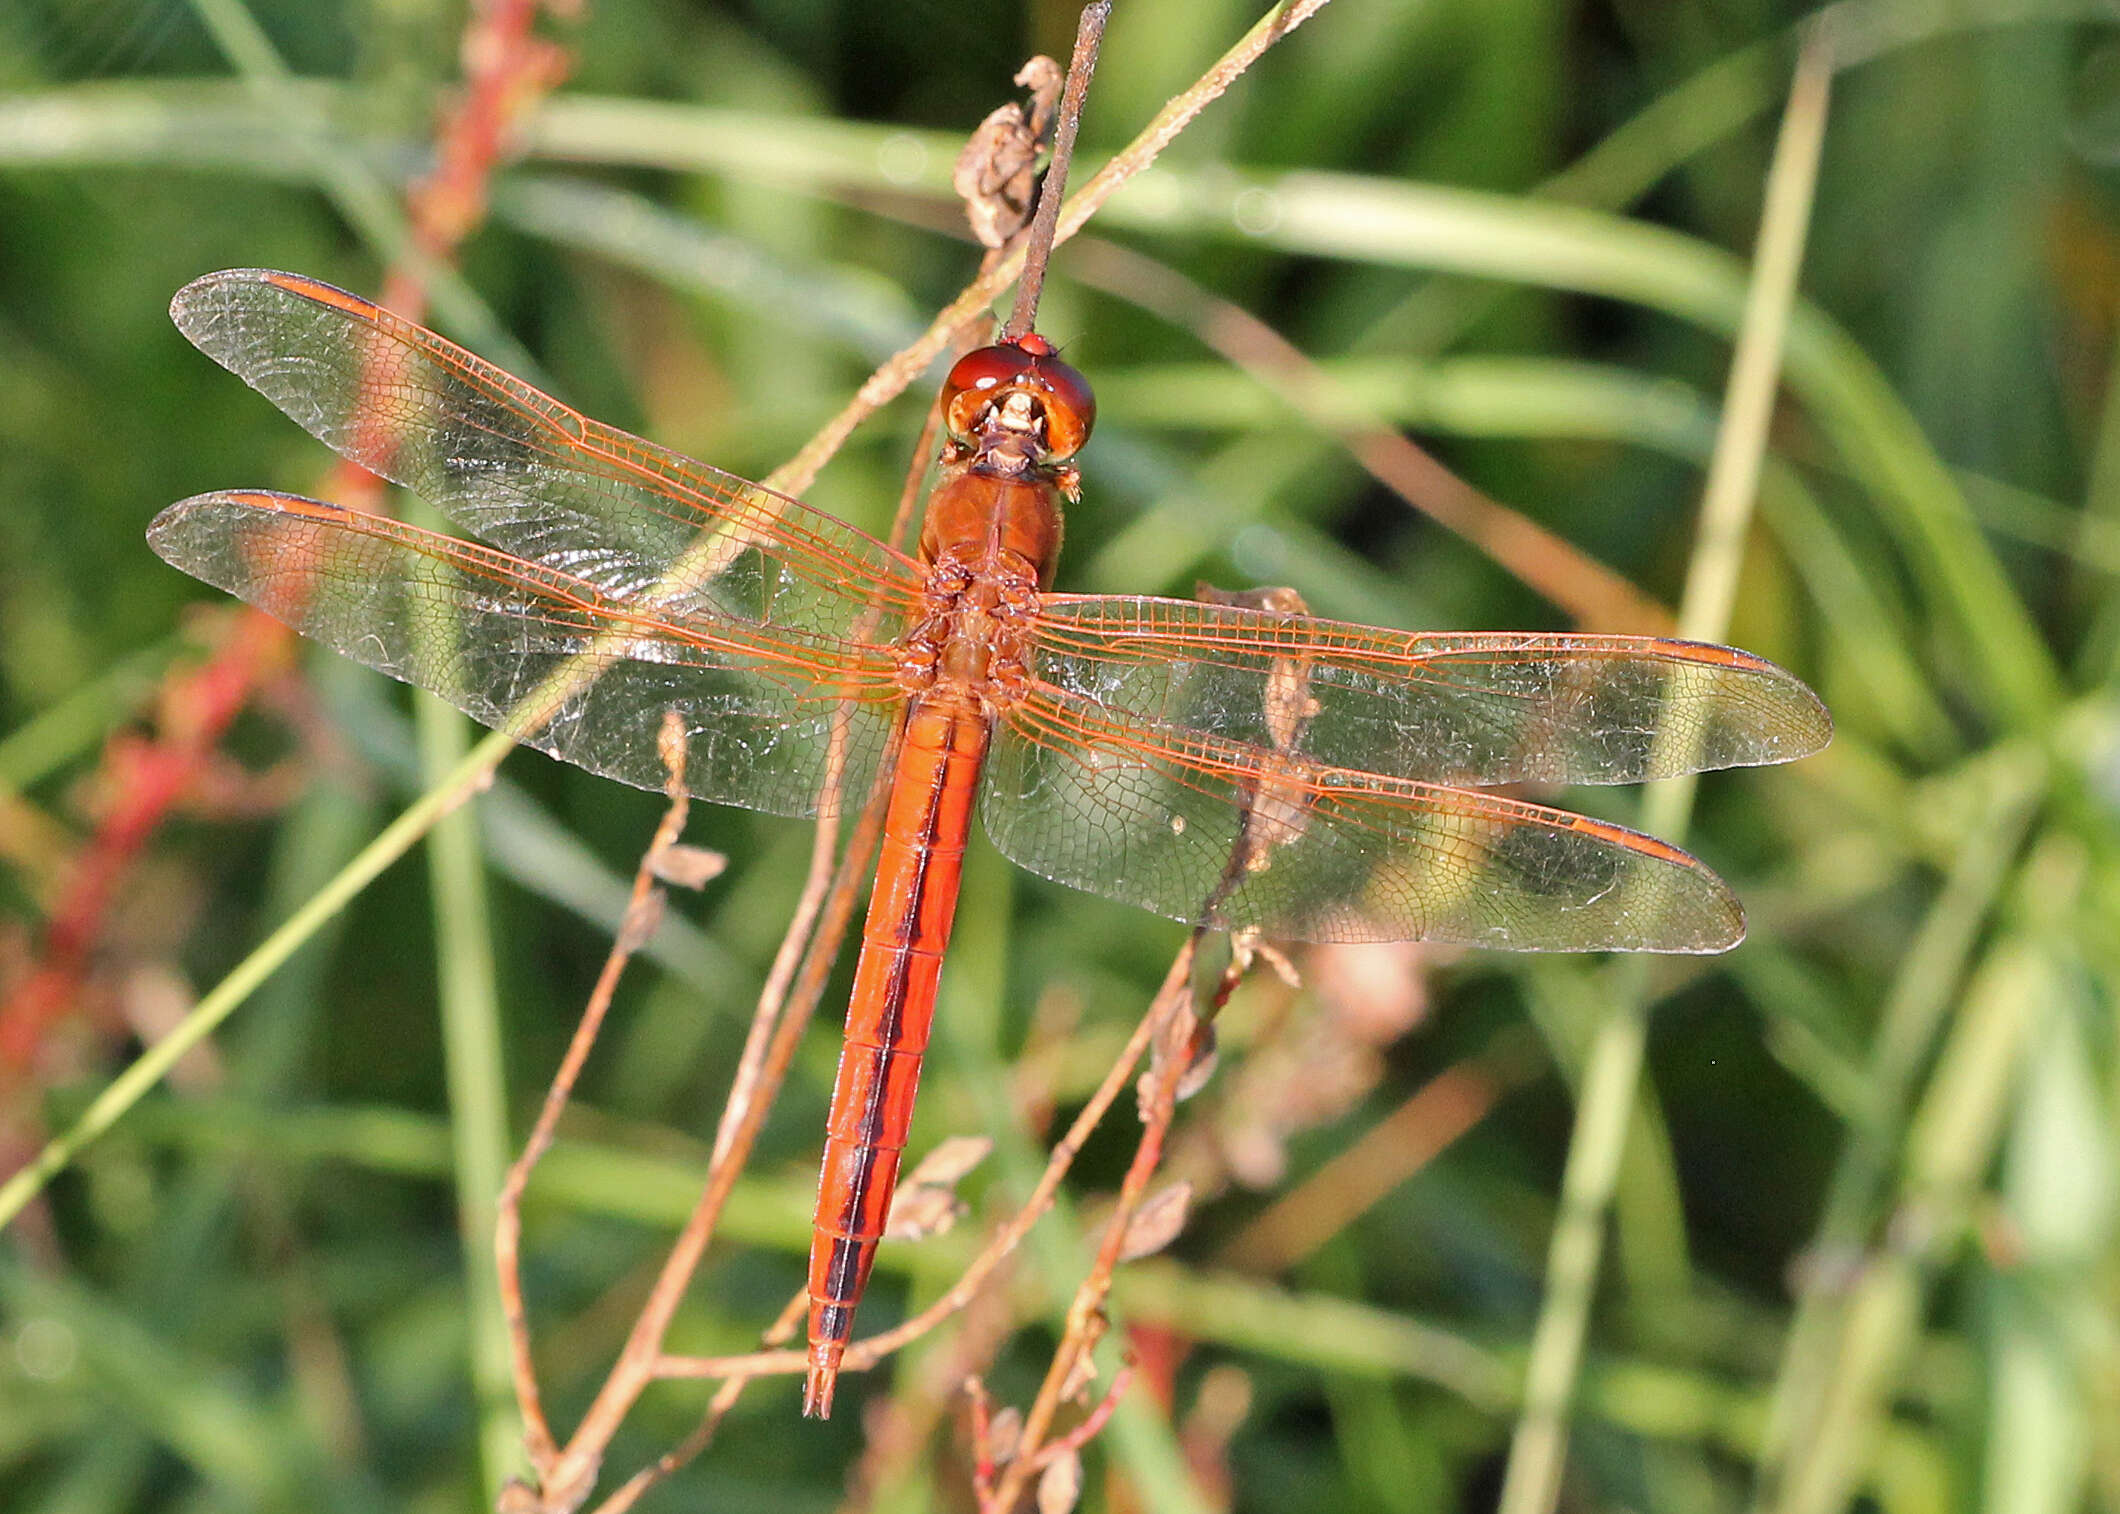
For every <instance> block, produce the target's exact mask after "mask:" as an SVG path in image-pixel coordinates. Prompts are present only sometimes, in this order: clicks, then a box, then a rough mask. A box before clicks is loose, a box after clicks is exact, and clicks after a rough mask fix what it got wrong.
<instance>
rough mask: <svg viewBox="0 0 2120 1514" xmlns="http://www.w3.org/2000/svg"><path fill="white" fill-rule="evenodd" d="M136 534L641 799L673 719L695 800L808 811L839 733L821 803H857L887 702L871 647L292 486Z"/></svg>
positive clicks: (190, 510) (338, 645)
mask: <svg viewBox="0 0 2120 1514" xmlns="http://www.w3.org/2000/svg"><path fill="white" fill-rule="evenodd" d="M148 541H149V543H150V544H151V545H152V546H153V547H154V549H155V551H156V552H158V553H160V554H161V555H162V557H163V558H165V559H166V560H167V561H169V562H170V563H171V564H173V565H174V566H176V567H179V568H182V569H183V570H184V571H185V572H187V573H190V574H193V575H195V576H196V577H199V578H202V579H204V580H205V581H206V582H208V583H210V584H213V585H215V586H216V587H218V588H222V589H226V590H227V591H229V592H230V593H232V594H235V595H237V596H238V597H239V598H242V599H245V600H248V601H249V602H250V603H252V604H254V605H256V606H258V607H259V608H260V609H262V610H264V611H266V612H267V613H269V614H271V615H274V616H276V617H278V618H279V619H281V620H284V621H286V622H287V623H288V624H289V625H291V626H293V627H294V628H295V629H296V630H297V631H300V632H301V633H302V634H304V635H306V636H312V637H314V638H316V639H317V640H318V641H321V642H323V643H324V644H325V645H327V646H329V647H332V648H334V649H335V650H337V651H339V652H342V653H344V654H345V655H346V656H348V657H351V658H353V659H354V660H355V661H356V662H361V663H365V664H366V665H367V666H369V667H371V668H374V669H376V670H377V671H379V672H383V673H387V674H389V675H390V676H391V677H393V678H398V679H402V680H404V681H405V682H407V683H412V684H417V685H418V686H419V687H421V688H423V689H427V690H430V691H432V692H433V693H436V694H439V695H440V696H441V697H442V698H444V699H446V700H448V701H449V702H450V703H451V704H454V705H455V706H456V707H457V708H458V709H460V710H463V711H464V712H465V713H466V714H468V715H470V716H472V717H473V718H474V719H476V720H480V721H483V722H484V723H485V724H487V725H490V726H493V727H495V728H497V729H507V730H509V731H510V732H511V733H512V734H515V735H516V736H518V738H519V739H521V740H522V741H523V742H525V743H526V744H527V745H530V746H534V747H536V748H538V749H539V750H540V751H544V752H548V753H550V754H551V755H552V756H554V757H558V758H562V759H564V760H565V761H568V762H572V763H576V764H578V765H580V766H582V767H585V768H587V769H589V770H590V771H591V772H595V773H601V774H604V775H605V776H606V777H610V778H616V779H618V780H619V781H621V782H623V783H630V784H634V785H637V786H639V787H641V788H649V789H659V788H661V787H662V786H663V783H664V781H665V774H664V771H663V766H662V762H661V760H660V758H659V757H658V755H657V748H656V733H657V731H658V729H659V728H660V726H661V723H662V718H663V712H664V711H665V710H675V711H676V712H677V713H678V715H679V717H680V718H681V719H682V721H683V723H684V729H685V732H686V736H687V740H688V754H687V764H686V768H685V778H686V786H687V787H688V788H690V789H691V791H692V792H693V793H694V794H697V795H698V796H699V797H701V798H703V799H709V800H714V801H716V802H719V803H723V804H737V805H743V806H745V807H746V808H750V809H756V810H765V811H768V812H770V813H773V814H779V815H808V814H813V813H816V811H817V809H818V807H819V803H820V789H821V788H823V786H824V780H825V778H826V776H827V775H828V773H829V772H830V771H831V750H832V743H833V741H834V740H835V732H836V739H838V740H839V741H840V743H841V748H840V756H839V762H840V767H839V769H838V770H839V771H840V772H841V773H842V774H843V775H844V778H845V781H844V782H843V783H842V784H840V785H839V786H838V787H837V788H835V789H834V790H832V794H834V795H836V794H837V793H838V792H839V791H840V790H844V792H846V793H851V794H857V795H858V794H862V793H866V792H867V789H868V784H869V779H870V776H871V775H872V774H873V773H874V771H875V768H876V764H877V762H878V760H879V758H880V754H881V752H882V750H883V748H884V745H885V742H886V739H887V737H888V735H889V731H890V728H891V721H892V718H893V716H894V715H895V713H896V709H897V706H898V702H899V700H900V698H901V695H900V693H899V690H898V688H897V685H896V683H895V681H894V680H893V677H892V673H893V664H892V659H891V657H890V655H889V653H888V651H887V650H886V649H884V648H882V647H878V646H875V645H872V644H866V643H861V642H854V641H848V640H843V639H840V638H837V637H832V636H827V635H824V634H821V633H818V632H815V631H808V630H803V629H799V628H793V627H785V626H768V625H759V624H756V623H753V622H750V621H745V620H741V619H737V618H734V617H730V616H726V615H721V614H714V613H709V612H708V611H706V610H704V609H700V610H694V611H689V612H688V611H685V610H681V609H678V608H675V607H670V606H663V607H658V608H655V609H649V608H647V607H646V606H644V605H643V604H639V603H628V602H626V601H624V600H621V599H618V598H616V597H614V596H612V595H610V594H607V593H605V592H604V591H603V590H602V589H600V588H599V587H598V586H597V585H595V584H593V583H590V582H588V581H586V580H584V579H582V578H579V577H576V576H575V575H573V574H570V573H566V572H563V571H561V570H560V569H558V568H553V567H548V566H545V565H542V564H535V563H528V562H523V561H521V560H520V559H517V558H514V557H510V556H508V555H507V554H506V553H503V552H497V551H494V550H493V549H491V548H489V547H483V546H479V545H477V544H474V543H470V542H462V541H457V540H455V539H453V538H451V537H447V536H438V535H436V534H434V533H433V532H429V531H422V530H420V529H418V528H417V527H413V526H408V525H405V524H403V523H402V522H399V521H396V520H392V519H390V518H389V517H387V516H379V515H369V514H364V513H362V512H360V511H354V510H345V509H342V508H340V507H339V506H336V505H328V504H323V503H320V502H318V501H316V500H310V499H302V498H299V497H297V496H294V495H286V494H271V493H263V492H231V493H220V494H202V495H199V496H197V497H196V498H193V499H187V500H183V501H181V502H179V503H177V504H174V505H171V506H170V507H169V508H168V509H167V510H164V511H163V512H162V513H161V514H160V515H158V516H157V517H156V518H155V520H154V523H153V524H152V525H151V526H150V527H149V528H148ZM589 671H594V673H595V675H596V676H594V677H593V678H589V677H585V676H580V675H582V674H584V673H586V672H589ZM825 802H827V803H831V802H834V800H833V799H832V798H831V797H830V796H827V798H826V800H825Z"/></svg>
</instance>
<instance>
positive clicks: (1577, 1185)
mask: <svg viewBox="0 0 2120 1514" xmlns="http://www.w3.org/2000/svg"><path fill="white" fill-rule="evenodd" d="M1832 69H1833V54H1832V42H1831V38H1830V35H1829V34H1827V33H1825V32H1824V31H1814V32H1813V33H1812V34H1811V36H1810V38H1809V39H1808V40H1807V42H1806V44H1805V47H1804V51H1803V54H1802V56H1801V57H1800V58H1799V60H1798V63H1797V69H1796V77H1795V80H1794V82H1793V83H1792V85H1791V87H1790V92H1789V106H1788V110H1787V113H1786V114H1785V115H1784V116H1783V119H1782V129H1781V135H1780V139H1779V140H1778V141H1777V142H1776V144H1775V149H1774V162H1773V166H1772V168H1771V169H1770V170H1769V172H1768V177H1767V189H1766V207H1765V212H1764V214H1763V216H1762V219H1761V224H1760V235H1759V249H1758V252H1757V254H1756V259H1755V271H1754V274H1753V279H1752V288H1751V293H1750V296H1749V297H1748V298H1747V300H1746V306H1745V318H1744V322H1743V325H1742V327H1741V329H1740V331H1739V334H1738V341H1737V351H1736V353H1735V355H1734V357H1733V359H1732V362H1731V369H1730V385H1729V392H1728V396H1727V399H1726V402H1725V406H1724V413H1723V426H1722V430H1721V432H1720V434H1719V435H1718V436H1717V438H1716V447H1715V455H1714V457H1713V459H1712V460H1711V461H1710V463H1709V467H1708V478H1707V483H1706V486H1705V488H1704V490H1703V495H1702V502H1701V525H1700V536H1699V540H1698V541H1697V543H1696V544H1695V547H1694V552H1693V558H1692V562H1691V563H1690V565H1689V567H1688V570H1687V574H1686V587H1685V594H1684V597H1683V598H1682V600H1681V602H1680V605H1679V617H1678V625H1679V634H1680V635H1682V636H1688V637H1694V638H1698V639H1701V640H1706V641H1715V640H1720V639H1721V635H1722V631H1723V628H1724V627H1725V626H1726V625H1727V624H1728V623H1729V617H1730V607H1731V604H1732V603H1733V601H1734V600H1735V598H1736V592H1737V575H1738V569H1739V566H1740V565H1741V563H1742V560H1743V554H1744V538H1745V535H1746V532H1747V530H1748V528H1749V526H1750V523H1751V518H1752V506H1753V502H1754V501H1755V499H1756V498H1757V495H1758V485H1759V474H1760V468H1761V461H1762V459H1763V458H1764V456H1765V454H1766V445H1767V427H1768V423H1769V421H1770V420H1771V419H1772V415H1773V408H1774V396H1775V394H1776V392H1777V390H1778V389H1779V387H1780V375H1781V356H1782V347H1783V339H1784V335H1785V333H1786V332H1787V330H1788V326H1789V320H1790V316H1791V312H1792V311H1793V309H1794V306H1795V301H1796V285H1797V280H1798V276H1799V274H1800V272H1801V270H1802V266H1803V248H1804V241H1805V236H1806V233H1807V231H1808V229H1809V224H1810V211H1811V199H1812V192H1813V189H1814V188H1815V186H1816V183H1817V175H1818V160H1819V154H1820V151H1821V149H1822V148H1823V146H1824V141H1825V125H1826V111H1827V105H1828V103H1829V101H1830V99H1831V80H1832ZM1693 794H1694V784H1693V783H1692V782H1691V781H1690V780H1686V779H1678V780H1674V781H1671V782H1668V783H1662V784H1658V785H1656V786H1655V788H1654V789H1652V791H1651V792H1650V794H1649V796H1648V798H1647V800H1646V801H1645V802H1644V805H1643V810H1644V814H1645V820H1646V823H1647V828H1648V829H1649V830H1651V831H1652V832H1655V833H1656V834H1659V835H1664V836H1671V837H1681V836H1682V834H1683V832H1684V829H1685V825H1686V821H1687V819H1688V818H1689V816H1690V814H1691V811H1692V805H1693ZM1649 965H1650V964H1649V959H1647V958H1643V957H1635V958H1630V959H1627V960H1626V961H1624V962H1622V963H1621V964H1620V965H1619V967H1618V968H1617V969H1616V970H1615V971H1614V972H1613V973H1612V975H1611V988H1612V991H1613V1002H1612V1005H1611V1008H1610V1010H1609V1011H1608V1013H1607V1015H1606V1018H1605V1020H1604V1023H1603V1024H1602V1025H1601V1026H1600V1027H1599V1028H1598V1032H1597V1036H1596V1039H1595V1041H1594V1042H1593V1043H1592V1046H1591V1049H1590V1057H1589V1061H1588V1064H1587V1066H1586V1068H1585V1072H1584V1076H1583V1084H1582V1095H1581V1099H1580V1101H1579V1103H1578V1104H1577V1107H1576V1123H1575V1130H1574V1134H1573V1136H1572V1138H1571V1140H1570V1143H1569V1149H1568V1162H1567V1168H1566V1171H1565V1173H1564V1175H1563V1177H1562V1188H1561V1213H1560V1217H1559V1219H1558V1221H1557V1222H1556V1224H1555V1226H1554V1233H1553V1239H1552V1243H1551V1249H1550V1251H1549V1253H1548V1258H1547V1289H1546V1300H1545V1304H1544V1305H1543V1307H1542V1308H1541V1309H1540V1311H1539V1318H1538V1323H1537V1326H1536V1327H1535V1329H1534V1331H1533V1334H1532V1341H1531V1356H1530V1361H1529V1363H1528V1365H1527V1368H1526V1375H1525V1387H1524V1406H1523V1411H1522V1413H1521V1415H1520V1416H1519V1418H1518V1420H1517V1428H1516V1433H1515V1435H1514V1437H1513V1438H1512V1440H1511V1442H1510V1447H1509V1461H1508V1465H1507V1468H1506V1470H1505V1472H1504V1475H1503V1483H1502V1493H1501V1499H1500V1509H1501V1511H1502V1514H1550V1511H1551V1510H1552V1509H1553V1508H1554V1507H1555V1505H1556V1503H1557V1502H1558V1500H1559V1498H1560V1489H1561V1470H1562V1467H1563V1465H1564V1461H1565V1457H1566V1452H1567V1443H1568V1412H1569V1406H1570V1404H1571V1403H1572V1401H1573V1398H1574V1394H1575V1387H1576V1382H1577V1379H1578V1377H1579V1376H1580V1372H1581V1365H1582V1354H1583V1341H1584V1337H1585V1335H1586V1333H1587V1331H1588V1326H1589V1317H1590V1303H1591V1299H1592V1297H1593V1294H1594V1292H1595V1286H1596V1280H1597V1271H1598V1262H1599V1254H1600V1252H1601V1250H1602V1244H1603V1227H1604V1218H1605V1214H1606V1211H1607V1209H1608V1208H1609V1206H1610V1204H1611V1200H1612V1193H1613V1189H1614V1187H1615V1186H1616V1185H1617V1182H1618V1179H1619V1169H1620V1160H1621V1157H1622V1155H1623V1153H1624V1150H1625V1145H1626V1134H1627V1128H1628V1125H1629V1123H1630V1122H1631V1120H1632V1118H1633V1114H1634V1110H1635V1104H1636V1091H1637V1088H1638V1086H1639V1084H1640V1080H1641V1066H1642V1056H1643V1050H1644V1044H1645V1042H1646V1039H1647V1029H1648V1012H1647V989H1648V983H1649Z"/></svg>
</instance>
